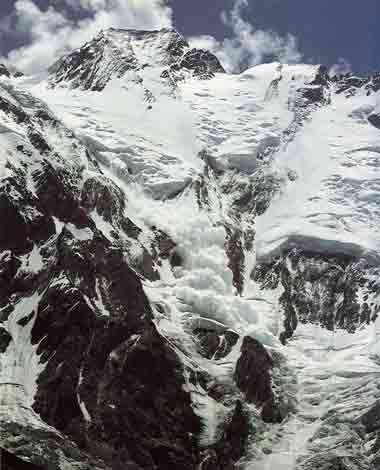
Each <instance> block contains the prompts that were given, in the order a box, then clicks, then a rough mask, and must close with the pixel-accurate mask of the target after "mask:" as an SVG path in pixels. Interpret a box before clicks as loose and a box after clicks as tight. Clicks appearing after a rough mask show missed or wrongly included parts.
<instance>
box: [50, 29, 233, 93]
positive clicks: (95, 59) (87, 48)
mask: <svg viewBox="0 0 380 470" xmlns="http://www.w3.org/2000/svg"><path fill="white" fill-rule="evenodd" d="M146 68H148V69H149V68H155V69H157V70H161V72H160V73H161V75H162V77H163V78H171V79H173V80H174V81H175V80H176V79H178V77H177V75H178V74H181V72H182V71H189V72H191V73H192V74H194V75H195V76H197V77H199V78H211V77H213V76H214V74H215V73H217V72H224V69H223V67H222V66H221V65H220V63H219V61H218V59H217V58H216V57H215V56H214V55H213V54H211V53H210V52H208V51H203V50H197V49H190V47H189V44H188V43H187V41H186V40H185V39H184V38H183V37H182V36H181V35H180V34H178V33H177V31H175V30H173V29H162V30H159V31H139V30H137V31H133V30H121V29H113V28H111V29H109V30H106V31H102V32H101V33H100V34H99V35H98V36H97V37H96V38H95V39H93V40H92V41H90V42H89V43H87V44H85V45H84V46H83V47H81V48H80V49H77V50H76V51H74V52H72V53H71V54H69V55H67V56H65V57H62V58H61V59H59V60H58V61H57V62H56V63H55V64H54V65H52V66H51V67H50V78H49V81H50V84H51V86H53V87H54V86H56V85H60V84H61V85H64V84H66V85H69V86H70V87H72V88H81V89H83V90H93V91H101V90H103V89H104V87H105V86H106V85H107V83H108V82H109V81H110V80H112V79H114V78H122V77H125V76H126V74H127V73H129V78H130V79H131V80H132V81H134V82H136V83H141V84H143V85H144V69H146ZM149 93H150V92H148V94H149Z"/></svg>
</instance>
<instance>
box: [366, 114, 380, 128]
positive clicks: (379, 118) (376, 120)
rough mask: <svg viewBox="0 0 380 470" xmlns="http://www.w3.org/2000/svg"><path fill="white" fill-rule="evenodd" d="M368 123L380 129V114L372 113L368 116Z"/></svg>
mask: <svg viewBox="0 0 380 470" xmlns="http://www.w3.org/2000/svg"><path fill="white" fill-rule="evenodd" d="M368 122H369V123H371V124H372V125H373V126H375V127H376V128H377V129H380V113H372V114H370V115H369V116H368Z"/></svg>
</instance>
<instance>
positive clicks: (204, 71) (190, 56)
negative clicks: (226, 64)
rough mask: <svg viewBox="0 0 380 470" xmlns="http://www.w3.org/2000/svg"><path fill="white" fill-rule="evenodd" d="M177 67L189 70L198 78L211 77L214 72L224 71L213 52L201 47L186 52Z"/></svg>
mask: <svg viewBox="0 0 380 470" xmlns="http://www.w3.org/2000/svg"><path fill="white" fill-rule="evenodd" d="M178 67H179V69H186V70H191V71H192V72H193V73H194V75H196V76H197V77H200V78H203V79H204V78H211V77H213V76H214V75H215V73H225V70H224V68H223V67H222V65H221V64H220V62H219V60H218V59H217V58H216V56H215V55H214V54H211V52H209V51H205V50H203V49H191V50H190V51H188V52H186V54H185V55H184V56H183V57H182V59H181V61H180V62H179V64H178Z"/></svg>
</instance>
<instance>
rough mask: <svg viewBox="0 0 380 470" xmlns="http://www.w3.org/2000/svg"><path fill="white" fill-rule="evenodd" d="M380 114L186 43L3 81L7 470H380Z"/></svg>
mask: <svg viewBox="0 0 380 470" xmlns="http://www.w3.org/2000/svg"><path fill="white" fill-rule="evenodd" d="M206 79H207V80H206ZM379 103H380V102H379V77H378V76H377V75H375V76H373V77H367V78H363V77H354V76H352V75H349V76H344V77H334V78H330V77H329V76H328V74H327V71H326V69H325V68H324V67H321V66H312V65H302V64H300V65H284V64H278V63H273V64H263V65H259V66H257V67H253V68H250V69H248V70H247V71H245V72H243V73H242V74H240V75H231V74H226V73H225V72H224V70H223V68H222V67H221V65H220V63H219V61H218V60H217V58H216V57H215V56H213V55H212V54H211V53H209V52H207V51H200V50H195V49H190V47H189V45H188V44H187V42H186V40H185V39H184V38H182V37H181V36H180V35H179V34H178V33H177V32H175V31H173V30H161V31H148V32H147V31H123V30H114V29H111V30H108V31H105V32H102V33H100V34H99V35H98V36H97V37H96V38H95V39H94V40H93V41H91V42H89V43H87V44H86V45H84V46H83V47H82V48H80V49H78V50H76V51H74V52H73V53H71V54H69V55H68V56H65V57H63V58H62V59H60V60H59V61H58V62H57V63H56V64H54V65H53V66H52V67H51V68H50V76H49V79H48V80H47V81H46V82H45V81H43V82H40V81H39V80H38V79H37V78H34V77H18V78H17V79H16V78H15V77H12V75H11V74H6V73H4V74H2V76H1V77H0V126H1V127H0V131H1V132H0V140H1V144H2V151H1V153H0V218H1V220H2V224H1V225H0V449H2V450H1V452H0V459H1V458H3V459H4V462H5V465H8V466H9V467H10V468H13V467H14V468H23V467H21V466H20V465H22V466H24V467H25V468H30V469H39V468H49V469H56V470H65V469H67V468H78V469H83V470H84V469H89V468H91V469H112V470H118V469H120V470H121V469H126V468H128V469H136V470H138V469H140V470H141V469H150V470H153V469H156V470H168V469H173V470H174V469H188V470H222V469H223V470H225V469H227V470H229V469H231V470H232V469H234V468H242V469H247V470H248V469H251V468H252V469H253V468H255V469H263V470H265V469H272V468H280V467H281V468H282V469H286V470H296V469H297V470H303V469H308V470H332V469H338V468H339V469H340V470H353V469H354V470H375V469H376V468H378V465H379V461H380V450H379V449H380V446H379V441H380V414H379V400H380V392H379V377H380V338H379V331H380V330H379V325H380V324H379V319H378V314H379V311H380V268H379V254H378V253H379V247H380V236H379V233H380V232H379V230H378V226H379V222H380V197H379V194H380V157H379V153H380V151H379V139H380V134H379V129H378V127H379V126H378V125H377V118H376V116H377V115H378V114H379V109H380V108H379ZM12 465H13V467H12ZM17 465H19V467H17Z"/></svg>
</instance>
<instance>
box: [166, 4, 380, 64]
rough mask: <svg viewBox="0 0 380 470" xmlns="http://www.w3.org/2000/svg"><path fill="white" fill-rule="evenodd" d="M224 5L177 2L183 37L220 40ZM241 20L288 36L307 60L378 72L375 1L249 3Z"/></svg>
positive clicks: (379, 18) (379, 32) (379, 21)
mask: <svg viewBox="0 0 380 470" xmlns="http://www.w3.org/2000/svg"><path fill="white" fill-rule="evenodd" d="M231 3H232V2H231V1H229V0H191V1H189V0H176V1H175V2H174V11H175V19H176V24H177V26H178V28H179V29H180V30H181V31H183V32H184V33H185V34H191V35H193V34H204V33H206V32H208V33H209V34H212V35H214V36H216V37H218V38H221V37H223V35H224V34H225V28H224V26H223V24H222V23H221V22H220V20H219V14H220V11H221V10H222V9H223V8H224V9H228V7H229V6H230V5H231ZM248 3H249V7H248V9H247V11H246V17H247V18H248V19H249V20H250V21H251V22H252V23H253V24H254V25H255V26H256V27H257V28H260V29H273V30H274V31H276V32H277V33H279V34H285V33H292V34H294V35H295V36H296V37H297V39H298V43H299V49H300V51H301V53H302V54H303V56H304V58H305V59H306V60H307V61H311V62H315V63H324V64H326V65H332V64H334V63H336V62H337V60H338V59H339V58H340V57H343V58H345V59H346V60H347V61H348V62H350V63H351V64H352V68H353V70H355V71H359V72H365V71H373V70H380V0H361V1H357V0H249V2H248Z"/></svg>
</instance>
